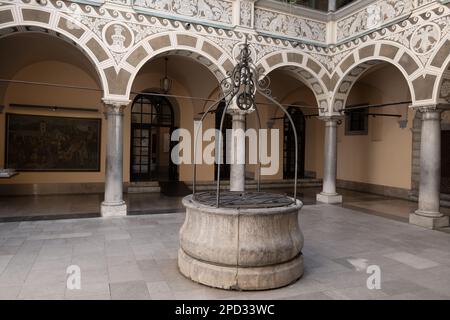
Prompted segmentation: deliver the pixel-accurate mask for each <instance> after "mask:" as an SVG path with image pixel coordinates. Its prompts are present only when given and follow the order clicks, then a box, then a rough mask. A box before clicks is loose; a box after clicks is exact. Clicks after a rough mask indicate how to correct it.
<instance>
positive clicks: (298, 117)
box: [283, 107, 306, 179]
mask: <svg viewBox="0 0 450 320" xmlns="http://www.w3.org/2000/svg"><path fill="white" fill-rule="evenodd" d="M287 111H288V112H289V115H290V116H291V118H292V121H293V122H294V124H295V129H296V130H297V137H298V140H297V144H298V162H297V165H298V177H299V178H304V177H305V132H306V128H305V127H306V121H305V116H304V114H303V112H302V111H301V110H300V109H298V108H294V107H289V108H288V110H287ZM283 121H284V144H283V156H284V157H283V178H284V179H293V178H294V177H295V138H294V130H293V128H292V125H291V122H290V121H289V118H288V117H287V116H284V120H283Z"/></svg>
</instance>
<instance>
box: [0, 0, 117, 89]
mask: <svg viewBox="0 0 450 320" xmlns="http://www.w3.org/2000/svg"><path fill="white" fill-rule="evenodd" d="M0 13H1V16H2V21H0V39H1V38H4V37H7V36H9V35H11V34H18V33H43V34H47V35H50V36H52V37H55V38H60V39H62V40H64V41H66V42H67V43H69V44H70V45H71V46H72V47H73V48H76V49H78V50H79V51H81V52H82V53H83V55H84V56H85V57H86V58H87V59H88V60H89V61H90V62H91V66H90V68H92V69H93V70H95V71H96V73H97V75H98V78H99V82H100V87H101V89H102V90H103V91H104V92H105V93H108V92H109V90H110V88H109V85H108V81H107V76H106V73H105V68H104V67H103V66H106V65H108V64H110V62H111V61H112V57H111V55H110V52H109V50H108V49H107V48H106V45H105V44H104V43H103V42H102V41H101V40H100V39H98V37H97V36H96V35H95V33H94V32H93V31H92V30H90V29H88V28H87V27H86V26H84V25H82V24H80V23H79V22H78V21H76V20H75V19H74V18H72V17H71V16H69V15H65V14H64V13H62V12H58V11H49V10H44V9H40V8H27V7H22V8H20V9H19V11H18V13H17V14H15V13H13V11H12V7H8V6H5V7H2V8H0ZM3 18H4V19H3Z"/></svg>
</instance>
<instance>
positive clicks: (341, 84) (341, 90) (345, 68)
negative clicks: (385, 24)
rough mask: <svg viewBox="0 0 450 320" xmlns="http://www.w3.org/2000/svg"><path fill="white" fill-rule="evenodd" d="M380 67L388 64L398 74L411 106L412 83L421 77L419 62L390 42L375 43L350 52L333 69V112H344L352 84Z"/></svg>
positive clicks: (414, 92)
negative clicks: (376, 67) (334, 75)
mask: <svg viewBox="0 0 450 320" xmlns="http://www.w3.org/2000/svg"><path fill="white" fill-rule="evenodd" d="M380 63H388V64H390V65H393V66H394V67H395V68H396V69H397V70H398V71H400V73H401V74H402V75H403V78H404V79H405V81H406V83H407V85H408V88H409V92H410V95H411V99H412V101H413V104H414V101H415V100H416V98H417V97H416V91H415V90H414V89H415V86H414V80H413V79H416V78H419V77H421V75H419V74H420V73H421V68H420V65H421V64H420V61H419V60H418V59H417V58H416V57H415V56H414V55H413V54H412V53H409V52H408V51H407V50H405V48H403V47H400V46H398V45H396V44H395V45H394V44H393V43H391V42H377V43H373V44H369V45H366V46H363V47H359V48H357V49H355V50H353V51H352V52H351V53H350V54H349V55H347V56H346V57H345V58H344V59H343V60H342V61H341V63H340V64H339V65H338V66H337V68H336V71H335V74H338V75H340V76H339V80H338V81H337V82H336V84H335V86H334V88H333V90H332V92H333V94H332V99H331V105H332V106H333V110H332V111H333V112H339V111H341V110H342V109H343V108H345V105H346V102H347V98H348V95H349V93H350V91H351V89H352V87H353V86H354V84H355V83H356V81H357V80H358V79H359V78H360V77H361V76H362V75H363V74H364V73H365V72H366V71H368V70H369V69H371V68H372V67H374V66H375V65H378V64H380Z"/></svg>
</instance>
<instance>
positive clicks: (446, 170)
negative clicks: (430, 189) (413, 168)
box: [441, 130, 450, 194]
mask: <svg viewBox="0 0 450 320" xmlns="http://www.w3.org/2000/svg"><path fill="white" fill-rule="evenodd" d="M441 193H445V194H450V130H442V131H441Z"/></svg>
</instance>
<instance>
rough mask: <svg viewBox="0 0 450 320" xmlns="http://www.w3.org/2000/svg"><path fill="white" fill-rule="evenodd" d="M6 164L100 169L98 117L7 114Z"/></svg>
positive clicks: (47, 168) (27, 168)
mask: <svg viewBox="0 0 450 320" xmlns="http://www.w3.org/2000/svg"><path fill="white" fill-rule="evenodd" d="M5 136H6V144H5V145H6V152H5V166H6V168H13V169H16V170H17V171H100V144H101V119H99V118H70V117H59V116H39V115H27V114H12V113H7V114H6V135H5Z"/></svg>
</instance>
